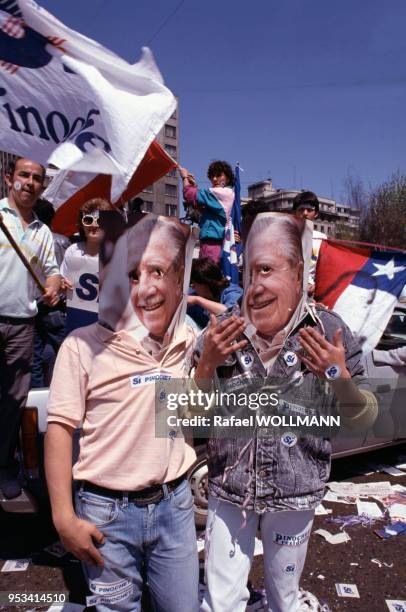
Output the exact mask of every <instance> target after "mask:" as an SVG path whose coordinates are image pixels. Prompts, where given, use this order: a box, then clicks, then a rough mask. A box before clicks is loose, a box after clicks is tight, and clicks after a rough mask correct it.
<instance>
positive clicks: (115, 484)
mask: <svg viewBox="0 0 406 612" xmlns="http://www.w3.org/2000/svg"><path fill="white" fill-rule="evenodd" d="M194 344H195V332H194V331H193V330H192V329H191V328H188V327H186V325H185V326H184V327H183V329H182V331H181V332H180V333H178V334H177V337H176V339H175V340H174V341H172V342H171V343H170V344H169V345H168V346H167V347H166V348H164V349H163V350H162V351H161V352H159V353H158V354H155V355H154V356H153V355H151V354H150V353H149V352H147V350H146V349H145V348H143V346H142V344H141V343H140V342H139V341H138V340H136V339H135V338H133V337H132V336H131V335H130V334H129V333H128V332H125V331H120V332H112V331H109V330H107V329H105V328H104V327H102V326H101V325H99V324H98V323H95V324H94V325H89V326H87V327H83V328H80V329H77V330H76V331H74V332H73V333H72V334H71V335H70V336H68V338H67V339H66V340H65V342H64V343H63V344H62V347H61V349H60V351H59V353H58V357H57V361H56V364H55V369H54V375H53V378H52V384H51V390H50V398H49V403H48V422H50V423H54V422H56V423H65V424H66V425H70V426H71V427H74V428H76V427H79V426H80V423H82V435H81V439H80V454H79V459H78V461H77V463H76V464H75V465H74V467H73V477H74V478H75V479H76V480H88V481H90V482H92V483H94V484H97V485H99V486H103V487H107V488H110V489H117V490H124V491H135V490H139V489H143V488H145V487H148V486H151V485H153V484H156V483H164V482H168V481H170V480H173V479H175V478H177V477H178V476H181V475H182V474H184V473H185V472H186V471H187V470H188V468H189V467H190V466H191V465H192V464H193V462H194V461H195V459H196V454H195V451H194V449H193V446H192V445H191V443H190V442H189V441H187V440H185V439H184V438H183V437H178V436H177V437H175V438H171V437H165V438H157V437H156V436H155V385H154V384H150V383H149V382H148V380H149V379H148V377H149V376H150V375H153V374H157V373H160V372H161V373H165V374H169V375H170V376H171V377H173V378H183V377H185V376H187V371H188V368H189V359H190V356H191V352H192V351H193V349H194Z"/></svg>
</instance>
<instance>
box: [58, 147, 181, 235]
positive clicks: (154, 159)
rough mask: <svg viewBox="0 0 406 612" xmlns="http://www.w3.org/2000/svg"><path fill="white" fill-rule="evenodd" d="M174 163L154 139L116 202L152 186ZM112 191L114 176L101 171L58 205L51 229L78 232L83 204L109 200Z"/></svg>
mask: <svg viewBox="0 0 406 612" xmlns="http://www.w3.org/2000/svg"><path fill="white" fill-rule="evenodd" d="M175 166H176V162H174V161H173V160H172V159H171V158H170V157H169V155H167V153H166V152H165V151H164V150H163V149H162V147H161V146H160V145H159V144H158V143H157V142H156V141H155V140H154V142H153V143H152V144H151V146H150V147H149V149H148V150H147V152H146V154H145V156H144V158H143V160H142V162H141V163H140V165H139V166H138V168H137V170H136V171H135V172H134V174H133V176H132V177H131V179H130V182H129V183H128V186H127V189H126V190H125V191H124V193H123V194H122V195H121V197H120V198H119V199H118V200H117V202H114V204H115V205H117V206H119V207H122V205H123V204H124V203H125V202H127V201H128V200H131V198H133V197H135V196H136V195H137V194H139V193H140V192H141V191H142V190H143V189H145V187H148V185H152V183H154V182H155V181H157V180H158V179H160V178H161V177H162V176H164V174H167V172H169V170H171V169H172V168H175ZM110 191H111V176H109V175H107V174H98V175H97V176H96V177H95V178H94V179H93V180H91V181H90V182H89V183H87V185H85V186H84V187H82V189H80V190H79V191H77V192H76V193H75V194H74V195H73V196H72V197H70V198H69V200H67V201H66V202H65V203H64V204H62V206H60V207H59V208H58V210H57V211H56V214H55V217H54V220H53V222H52V231H54V232H58V233H59V234H65V235H66V236H71V235H72V234H74V233H75V232H77V231H78V226H77V218H78V215H79V210H80V207H81V206H82V205H83V204H84V203H85V202H87V201H88V200H91V199H92V198H104V199H106V200H108V201H110Z"/></svg>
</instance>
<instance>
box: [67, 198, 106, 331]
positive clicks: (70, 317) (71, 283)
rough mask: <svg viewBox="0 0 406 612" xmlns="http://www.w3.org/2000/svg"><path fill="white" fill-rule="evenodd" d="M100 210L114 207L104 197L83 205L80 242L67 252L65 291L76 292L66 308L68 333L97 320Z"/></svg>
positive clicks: (80, 218)
mask: <svg viewBox="0 0 406 612" xmlns="http://www.w3.org/2000/svg"><path fill="white" fill-rule="evenodd" d="M101 210H111V205H110V204H109V202H107V200H104V199H103V198H93V199H92V200H89V201H88V202H85V204H83V205H82V206H81V208H80V211H79V217H78V227H79V235H80V241H79V242H77V243H75V244H72V245H71V246H70V247H69V248H68V249H67V250H66V252H65V256H64V258H63V262H62V265H61V275H62V288H63V289H65V290H68V291H71V292H74V293H73V294H72V298H73V299H72V302H71V306H70V307H69V306H68V309H67V332H68V333H69V332H71V331H72V330H73V329H76V328H78V327H83V326H85V325H90V324H91V323H95V322H96V321H97V309H95V308H94V307H93V306H94V304H95V303H97V302H96V301H97V298H98V284H99V249H100V242H101V239H102V232H101V230H100V226H99V213H100V211H101ZM77 306H83V308H78V307H77Z"/></svg>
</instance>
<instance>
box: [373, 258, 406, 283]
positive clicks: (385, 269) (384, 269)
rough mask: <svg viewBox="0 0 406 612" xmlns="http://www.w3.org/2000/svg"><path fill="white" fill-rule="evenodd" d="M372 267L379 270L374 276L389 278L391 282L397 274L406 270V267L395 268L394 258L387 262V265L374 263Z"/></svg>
mask: <svg viewBox="0 0 406 612" xmlns="http://www.w3.org/2000/svg"><path fill="white" fill-rule="evenodd" d="M372 265H374V266H375V268H378V269H377V271H376V272H374V273H373V274H372V276H387V277H388V279H389V280H393V278H394V276H395V274H396V272H403V270H406V267H405V266H395V259H394V258H393V257H392V259H391V260H390V261H388V262H386V264H377V263H373V264H372Z"/></svg>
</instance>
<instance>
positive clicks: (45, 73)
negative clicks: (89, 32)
mask: <svg viewBox="0 0 406 612" xmlns="http://www.w3.org/2000/svg"><path fill="white" fill-rule="evenodd" d="M0 74H1V80H0V149H2V150H4V151H8V152H10V153H14V154H16V155H20V156H24V157H28V158H29V159H33V160H35V161H37V162H39V163H42V164H44V165H46V164H47V163H49V164H54V165H55V166H57V167H58V168H60V169H62V170H67V169H70V170H75V171H77V172H84V173H103V174H107V175H111V176H112V184H111V199H112V200H113V201H115V200H116V199H117V198H119V197H120V195H121V193H122V192H123V191H124V189H125V188H126V186H127V183H128V181H129V180H130V178H131V177H132V175H133V174H134V171H135V169H136V168H137V166H138V164H139V163H140V162H141V160H142V159H143V157H144V155H145V152H146V151H147V149H148V147H149V146H150V144H151V143H152V141H153V140H154V138H155V136H156V134H157V133H158V132H159V130H160V129H161V128H162V126H163V125H164V123H165V121H166V120H167V119H168V118H169V117H170V116H171V115H172V113H173V112H174V110H175V108H176V100H175V98H174V96H173V94H172V93H171V92H170V91H169V89H167V88H166V87H165V85H164V83H163V79H162V76H161V74H160V72H159V70H158V68H157V66H156V64H155V62H154V59H153V56H152V53H151V51H150V50H149V49H147V48H144V49H143V51H142V57H141V59H140V61H139V62H138V63H136V64H129V63H128V62H126V61H125V60H123V59H121V58H120V57H118V56H117V55H115V54H114V53H113V52H111V51H109V50H108V49H106V48H104V47H103V46H101V45H99V44H98V43H97V42H95V41H93V40H91V39H89V38H86V37H85V36H82V35H81V34H79V33H78V32H75V31H73V30H71V29H69V28H67V27H66V26H65V25H64V24H62V23H61V22H60V21H58V20H57V19H56V18H55V17H53V16H52V15H51V14H50V13H48V12H47V11H46V10H44V9H43V8H41V7H40V6H38V5H37V4H36V3H35V2H33V1H32V0H0Z"/></svg>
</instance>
